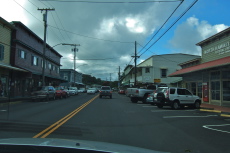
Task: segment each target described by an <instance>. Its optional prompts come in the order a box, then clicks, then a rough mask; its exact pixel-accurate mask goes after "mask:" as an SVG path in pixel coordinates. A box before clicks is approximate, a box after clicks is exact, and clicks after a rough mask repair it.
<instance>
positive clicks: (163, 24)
mask: <svg viewBox="0 0 230 153" xmlns="http://www.w3.org/2000/svg"><path fill="white" fill-rule="evenodd" d="M183 2H184V0H183V1H181V2H180V4H179V5H178V6H177V7H176V8H175V9H174V11H173V12H172V13H171V15H170V16H169V17H168V18H167V19H166V21H165V22H164V24H162V26H161V27H160V28H159V29H158V30H157V32H156V33H155V34H154V35H153V36H152V38H151V39H150V40H149V41H148V42H147V43H146V44H145V46H144V47H143V48H142V49H141V50H140V51H139V52H138V54H139V53H141V51H142V50H143V49H144V48H145V47H146V46H147V45H148V44H149V43H150V42H151V41H152V40H153V38H154V37H155V36H156V35H157V34H158V33H159V32H160V30H161V29H162V28H163V27H164V25H165V24H166V23H167V22H168V20H169V19H170V18H171V17H172V15H173V14H174V13H175V12H176V10H177V9H178V8H179V7H180V6H181V4H182V3H183Z"/></svg>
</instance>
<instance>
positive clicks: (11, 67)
mask: <svg viewBox="0 0 230 153" xmlns="http://www.w3.org/2000/svg"><path fill="white" fill-rule="evenodd" d="M0 67H3V68H6V69H11V70H15V71H22V72H28V71H26V70H23V69H20V68H17V67H14V66H11V65H8V64H4V63H0Z"/></svg>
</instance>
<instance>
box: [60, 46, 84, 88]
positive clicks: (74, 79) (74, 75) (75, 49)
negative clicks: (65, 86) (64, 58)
mask: <svg viewBox="0 0 230 153" xmlns="http://www.w3.org/2000/svg"><path fill="white" fill-rule="evenodd" d="M62 45H69V46H74V48H73V49H72V51H73V52H74V53H73V55H74V59H73V60H74V62H73V67H74V73H73V81H74V86H75V83H76V72H75V69H76V52H77V51H78V49H77V48H76V46H80V44H62Z"/></svg>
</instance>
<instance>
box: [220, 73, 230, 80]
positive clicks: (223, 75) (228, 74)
mask: <svg viewBox="0 0 230 153" xmlns="http://www.w3.org/2000/svg"><path fill="white" fill-rule="evenodd" d="M222 78H223V79H230V71H223V72H222Z"/></svg>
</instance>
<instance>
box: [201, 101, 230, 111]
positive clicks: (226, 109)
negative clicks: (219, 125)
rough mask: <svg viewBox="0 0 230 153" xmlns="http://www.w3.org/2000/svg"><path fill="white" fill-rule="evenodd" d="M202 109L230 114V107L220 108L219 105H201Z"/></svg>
mask: <svg viewBox="0 0 230 153" xmlns="http://www.w3.org/2000/svg"><path fill="white" fill-rule="evenodd" d="M200 107H201V108H204V109H205V108H207V109H213V110H216V111H220V112H221V113H224V112H226V113H230V107H227V106H226V107H224V106H218V105H212V104H206V103H202V104H201V105H200Z"/></svg>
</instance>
